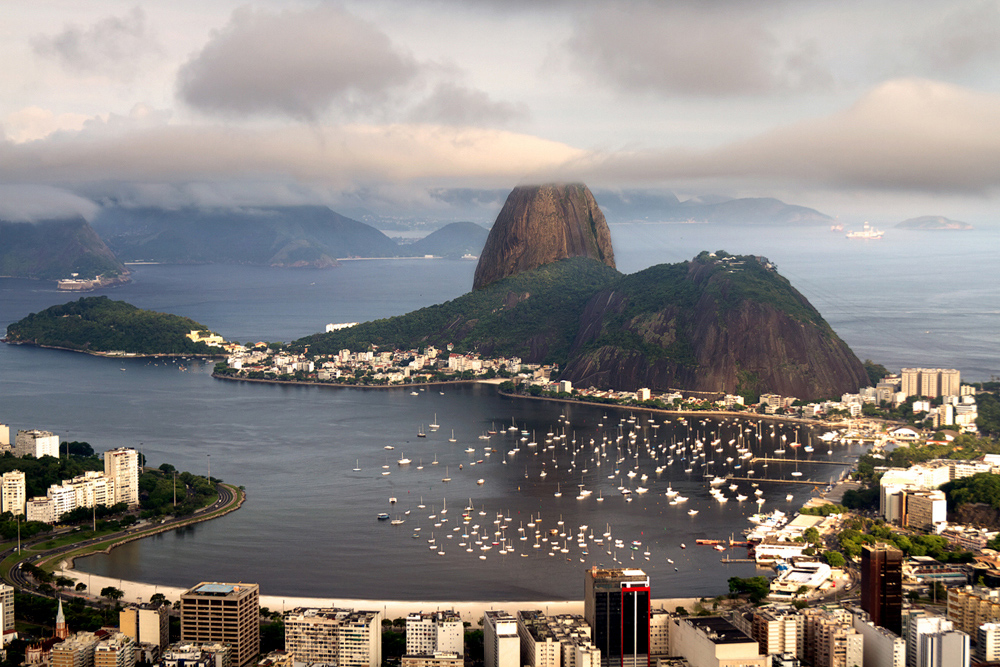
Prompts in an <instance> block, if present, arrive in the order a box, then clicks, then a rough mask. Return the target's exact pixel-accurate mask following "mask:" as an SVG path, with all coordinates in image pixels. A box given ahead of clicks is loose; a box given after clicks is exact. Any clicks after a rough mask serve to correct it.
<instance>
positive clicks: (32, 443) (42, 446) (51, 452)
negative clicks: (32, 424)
mask: <svg viewBox="0 0 1000 667" xmlns="http://www.w3.org/2000/svg"><path fill="white" fill-rule="evenodd" d="M14 456H34V457H35V458H36V459H40V458H42V457H43V456H54V457H55V458H59V436H58V435H55V434H54V433H51V432H49V431H39V430H37V429H32V430H30V431H18V432H17V435H16V436H15V437H14Z"/></svg>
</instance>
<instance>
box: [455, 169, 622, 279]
mask: <svg viewBox="0 0 1000 667" xmlns="http://www.w3.org/2000/svg"><path fill="white" fill-rule="evenodd" d="M568 257H590V258H592V259H596V260H597V261H599V262H603V263H604V264H607V265H608V266H610V267H612V268H614V266H615V253H614V250H612V248H611V232H610V230H609V229H608V223H607V221H606V220H605V219H604V214H603V213H601V209H600V208H599V207H598V206H597V202H596V201H594V196H593V195H592V194H591V193H590V190H589V189H587V186H586V185H583V184H582V183H572V184H550V185H533V186H528V185H524V186H518V187H516V188H514V190H513V191H512V192H511V193H510V195H508V197H507V202H506V203H505V204H504V206H503V209H501V211H500V214H499V215H498V216H497V219H496V222H495V223H493V228H492V229H491V230H490V235H489V237H488V238H487V239H486V245H485V247H483V251H482V254H481V255H480V257H479V265H478V266H477V267H476V276H475V279H474V281H473V284H472V288H473V289H474V290H477V289H480V288H482V287H485V286H486V285H489V284H490V283H493V282H496V281H497V280H500V279H501V278H506V277H508V276H513V275H516V274H518V273H522V272H524V271H530V270H532V269H535V268H538V267H539V266H542V265H544V264H549V263H551V262H556V261H559V260H560V259H566V258H568Z"/></svg>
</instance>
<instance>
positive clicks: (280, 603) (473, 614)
mask: <svg viewBox="0 0 1000 667" xmlns="http://www.w3.org/2000/svg"><path fill="white" fill-rule="evenodd" d="M62 565H63V566H65V565H66V564H65V563H63V564H62ZM57 574H61V575H63V576H66V577H69V578H71V579H73V580H75V581H76V582H78V583H81V582H82V583H84V584H86V585H87V593H88V596H89V597H91V598H93V597H98V596H99V595H100V592H101V589H103V588H105V587H107V586H113V587H115V588H118V589H120V590H121V591H122V592H123V593H125V597H124V598H122V603H123V604H127V603H129V602H145V601H148V600H149V599H150V598H151V597H152V596H153V595H156V594H157V593H162V594H163V595H165V596H166V597H167V599H168V600H170V601H171V602H176V601H177V600H178V599H180V596H181V593H183V592H184V591H185V590H187V589H185V588H177V587H173V586H158V585H156V584H147V583H144V582H140V581H128V580H127V579H115V578H112V577H104V576H100V575H96V574H89V573H87V572H79V571H77V570H73V569H67V568H66V567H61V568H60V569H59V571H58V572H57ZM198 583H200V582H197V581H193V582H192V583H191V586H195V585H196V584H198ZM581 587H582V586H581ZM261 593H262V594H261V596H260V606H261V607H266V608H267V609H270V610H271V611H282V612H284V611H289V610H291V609H295V608H296V607H340V608H346V609H358V610H365V611H381V612H382V613H383V614H384V617H385V618H389V619H394V618H400V617H405V616H406V615H407V614H411V613H414V612H420V611H438V610H444V609H452V610H454V611H457V612H458V613H460V614H461V615H462V620H463V621H468V622H469V623H472V625H473V626H475V625H478V623H479V620H480V619H481V618H482V617H483V612H485V611H488V610H490V609H502V610H504V611H507V612H510V613H511V614H513V613H515V612H516V611H518V610H521V609H537V610H540V611H543V612H545V613H546V614H550V615H555V614H580V615H582V614H583V600H582V599H581V600H528V601H525V600H520V601H507V602H504V601H477V602H457V601H444V600H417V601H414V600H352V599H345V598H320V597H286V596H282V595H270V594H266V591H262V592H261ZM698 600H699V598H659V599H654V600H653V603H652V604H653V608H660V607H663V608H665V609H668V610H671V611H673V610H674V609H675V608H677V607H681V606H682V607H686V608H688V609H691V607H693V606H694V604H695V603H696V602H697V601H698Z"/></svg>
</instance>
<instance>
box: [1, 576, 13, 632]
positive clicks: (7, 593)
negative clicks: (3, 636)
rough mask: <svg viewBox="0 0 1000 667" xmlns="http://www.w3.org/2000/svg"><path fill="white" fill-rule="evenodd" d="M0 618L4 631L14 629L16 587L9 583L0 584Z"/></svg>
mask: <svg viewBox="0 0 1000 667" xmlns="http://www.w3.org/2000/svg"><path fill="white" fill-rule="evenodd" d="M0 618H2V619H3V631H4V632H7V631H8V630H13V629H14V588H13V587H12V586H8V585H7V584H0Z"/></svg>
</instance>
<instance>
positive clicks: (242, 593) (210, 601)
mask: <svg viewBox="0 0 1000 667" xmlns="http://www.w3.org/2000/svg"><path fill="white" fill-rule="evenodd" d="M180 603H181V604H180V607H181V641H182V642H186V643H198V644H205V643H217V642H219V643H228V644H231V645H232V647H233V658H232V663H233V665H234V667H242V666H243V665H246V664H247V663H249V662H250V661H251V660H253V659H254V658H255V657H256V656H257V654H258V653H259V652H260V591H259V588H258V586H257V584H226V583H215V582H202V583H200V584H198V585H197V586H195V587H194V588H192V589H191V590H189V591H187V592H185V593H183V594H182V595H181V600H180Z"/></svg>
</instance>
